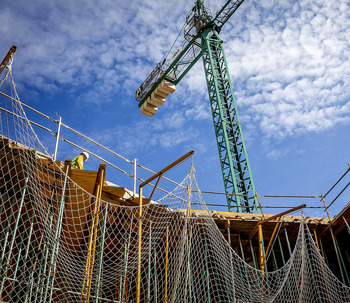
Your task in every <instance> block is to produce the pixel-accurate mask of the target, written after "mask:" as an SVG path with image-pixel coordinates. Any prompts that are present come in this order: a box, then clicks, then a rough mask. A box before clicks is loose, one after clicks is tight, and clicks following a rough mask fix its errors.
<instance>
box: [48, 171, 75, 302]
mask: <svg viewBox="0 0 350 303" xmlns="http://www.w3.org/2000/svg"><path fill="white" fill-rule="evenodd" d="M69 167H70V166H69V165H67V164H66V171H65V173H64V181H63V188H62V194H61V199H60V205H59V209H58V217H57V223H56V230H55V238H54V244H53V245H54V246H53V250H52V256H51V261H50V266H49V272H48V282H47V290H46V292H45V299H44V302H46V296H47V293H48V292H49V287H50V288H51V289H50V295H49V301H50V302H51V301H52V295H53V286H54V282H55V274H56V262H57V254H58V248H59V245H60V234H61V230H62V220H63V211H64V201H65V195H66V186H67V179H68V170H69ZM51 275H52V276H51Z"/></svg>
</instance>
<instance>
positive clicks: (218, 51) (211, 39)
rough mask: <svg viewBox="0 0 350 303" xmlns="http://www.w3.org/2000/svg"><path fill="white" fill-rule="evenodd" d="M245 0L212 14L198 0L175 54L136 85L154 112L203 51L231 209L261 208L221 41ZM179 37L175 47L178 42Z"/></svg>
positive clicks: (143, 104) (230, 0)
mask: <svg viewBox="0 0 350 303" xmlns="http://www.w3.org/2000/svg"><path fill="white" fill-rule="evenodd" d="M243 1H244V0H227V1H226V3H225V4H224V5H223V6H222V8H221V9H220V10H219V11H218V12H217V13H216V15H215V16H214V17H213V16H212V14H211V12H210V11H209V10H208V9H206V8H205V6H204V1H203V0H195V5H194V7H193V8H192V9H191V10H190V12H189V13H188V14H187V16H186V22H185V25H184V27H183V30H182V31H181V32H180V34H179V36H181V35H183V40H182V42H181V43H180V45H178V48H177V49H176V50H175V51H174V52H173V53H172V56H171V57H170V58H168V57H167V58H165V59H164V60H163V62H161V63H159V64H158V65H157V66H156V67H155V68H154V70H153V71H152V72H151V73H150V74H149V76H148V77H147V78H146V80H145V81H144V82H143V83H142V85H141V86H140V87H139V88H138V89H137V91H136V100H137V101H138V102H139V107H140V108H141V113H142V114H145V115H147V116H150V117H152V116H153V115H154V114H155V113H156V112H157V110H158V107H159V105H162V104H164V103H165V98H166V97H167V96H168V95H169V94H170V93H173V92H174V91H175V86H176V85H177V84H178V83H179V82H180V81H181V80H182V79H183V77H184V76H185V75H186V74H187V73H188V72H189V71H190V70H191V68H192V67H193V66H194V64H195V63H196V62H197V61H198V60H199V58H201V57H202V59H203V66H204V71H205V78H206V82H207V88H208V93H209V99H210V107H211V112H212V118H213V122H214V130H215V136H216V141H217V147H218V151H219V158H220V166H221V171H222V176H223V181H224V188H225V192H226V194H227V195H226V201H227V206H228V210H229V211H231V210H232V209H235V211H238V212H247V213H251V212H253V213H254V212H257V213H259V212H260V209H259V207H258V206H259V204H258V202H259V201H258V199H257V195H256V191H255V187H254V182H253V177H252V173H251V168H250V165H249V160H248V154H247V150H246V147H245V143H244V139H243V133H242V127H241V123H240V120H239V116H238V112H237V105H236V101H235V98H234V96H233V89H232V84H231V79H230V74H229V70H228V65H227V62H226V56H225V52H224V48H223V41H222V40H221V38H220V36H219V33H220V31H221V29H222V27H223V25H224V24H225V23H226V22H227V21H228V20H229V19H230V17H231V16H232V15H233V14H234V12H235V11H236V10H237V9H238V7H239V6H240V5H241V4H242V3H243ZM176 42H177V41H176ZM176 42H175V43H174V44H173V47H174V45H177V44H176ZM174 49H175V47H174ZM171 51H172V50H170V51H169V52H168V54H171ZM233 205H234V206H235V207H234V208H232V206H233ZM236 206H237V207H236Z"/></svg>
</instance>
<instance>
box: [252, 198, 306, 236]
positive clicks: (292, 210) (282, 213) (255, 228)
mask: <svg viewBox="0 0 350 303" xmlns="http://www.w3.org/2000/svg"><path fill="white" fill-rule="evenodd" d="M304 207H306V204H302V205H299V206H296V207H293V208H292V209H289V210H286V211H284V212H281V213H279V214H277V215H273V216H271V217H269V218H266V219H263V220H260V221H258V222H257V224H256V225H255V227H254V228H253V230H252V231H251V232H250V234H249V240H251V239H252V238H253V237H254V235H255V234H256V232H257V230H258V228H259V225H261V224H264V223H266V222H268V221H271V220H274V219H277V218H279V217H282V216H284V215H287V214H290V213H292V212H295V211H297V210H299V209H302V208H304Z"/></svg>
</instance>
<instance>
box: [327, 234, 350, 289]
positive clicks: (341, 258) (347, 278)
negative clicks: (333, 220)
mask: <svg viewBox="0 0 350 303" xmlns="http://www.w3.org/2000/svg"><path fill="white" fill-rule="evenodd" d="M330 230H331V235H332V239H333V241H334V244H335V249H336V253H337V257H338V254H339V259H340V263H341V265H342V267H343V269H344V272H345V276H346V280H347V281H348V285H349V284H350V281H349V276H348V272H347V270H346V267H345V264H344V260H343V256H342V254H341V250H340V247H339V244H338V241H337V237H336V236H334V234H333V230H332V228H331V229H330ZM339 259H338V261H339ZM339 267H340V264H339ZM344 284H345V282H344Z"/></svg>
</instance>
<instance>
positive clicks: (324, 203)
mask: <svg viewBox="0 0 350 303" xmlns="http://www.w3.org/2000/svg"><path fill="white" fill-rule="evenodd" d="M321 197H322V201H323V205H324V209H325V211H326V212H327V216H328V220H329V222H331V221H332V219H331V216H330V215H329V212H328V207H327V205H326V201H325V200H324V196H323V195H321Z"/></svg>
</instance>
